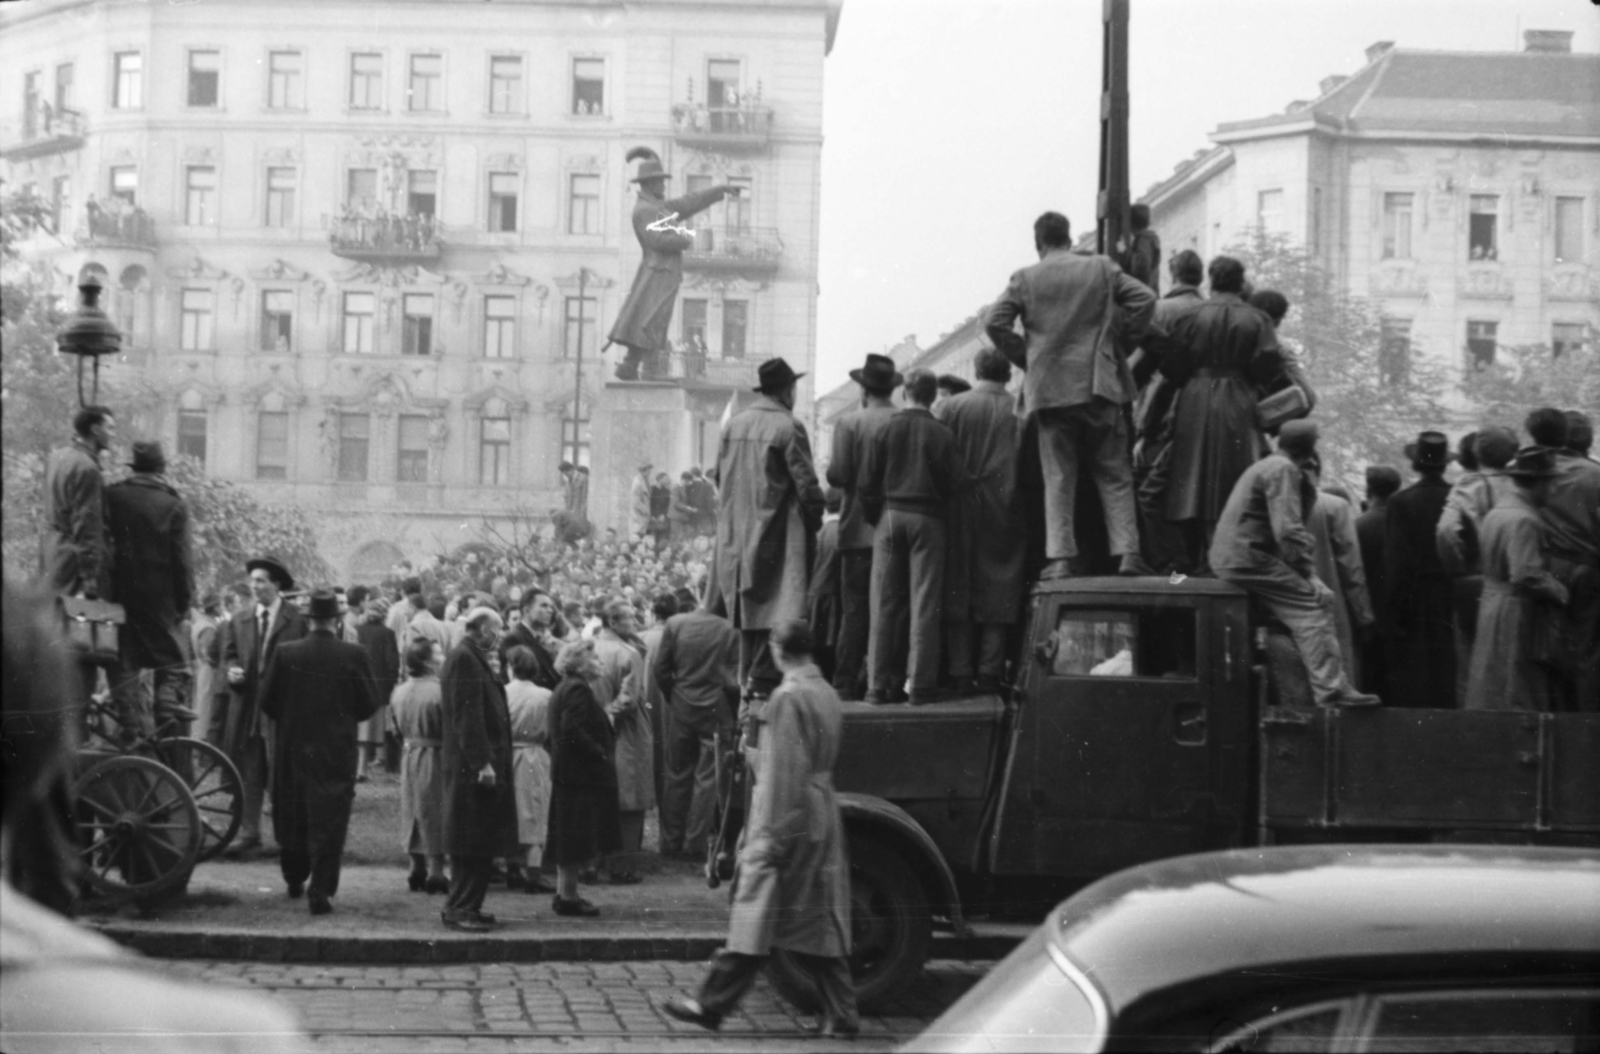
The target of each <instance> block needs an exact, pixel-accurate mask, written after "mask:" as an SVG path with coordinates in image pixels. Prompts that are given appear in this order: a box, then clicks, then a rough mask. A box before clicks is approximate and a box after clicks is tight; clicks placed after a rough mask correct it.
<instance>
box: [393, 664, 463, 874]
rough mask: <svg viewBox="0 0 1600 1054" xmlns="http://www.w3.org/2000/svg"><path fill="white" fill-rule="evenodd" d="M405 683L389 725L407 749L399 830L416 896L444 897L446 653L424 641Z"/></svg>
mask: <svg viewBox="0 0 1600 1054" xmlns="http://www.w3.org/2000/svg"><path fill="white" fill-rule="evenodd" d="M405 662H406V675H407V677H406V680H404V681H402V682H400V684H398V685H396V686H395V690H394V694H393V695H392V696H391V697H390V700H389V719H390V721H391V722H393V726H394V732H395V734H396V735H397V736H399V737H400V738H401V740H402V741H403V743H404V751H405V753H404V755H403V759H402V761H401V763H400V830H401V838H402V840H403V844H404V845H405V850H406V852H407V853H409V854H410V856H411V876H410V879H409V881H408V885H410V887H411V890H412V892H414V893H417V892H423V891H426V892H429V893H444V892H448V891H449V889H450V880H449V879H448V878H447V877H445V872H444V857H445V852H444V770H443V769H442V768H440V765H439V750H440V748H441V747H442V746H443V745H444V709H443V704H442V700H441V697H440V694H439V667H440V666H442V665H443V664H444V651H443V649H441V648H440V647H439V645H438V643H437V642H435V641H432V640H429V639H428V638H426V637H419V638H418V639H416V640H413V641H412V642H411V643H410V644H409V645H407V647H406V654H405Z"/></svg>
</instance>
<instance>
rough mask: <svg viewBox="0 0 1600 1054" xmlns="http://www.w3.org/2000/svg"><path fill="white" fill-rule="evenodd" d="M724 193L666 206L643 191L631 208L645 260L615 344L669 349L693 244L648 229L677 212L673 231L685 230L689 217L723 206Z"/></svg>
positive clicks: (624, 305) (670, 202)
mask: <svg viewBox="0 0 1600 1054" xmlns="http://www.w3.org/2000/svg"><path fill="white" fill-rule="evenodd" d="M724 193H725V191H724V190H723V189H722V188H721V187H716V188H713V189H711V190H702V191H699V192H698V193H695V194H685V195H684V196H683V197H681V198H668V199H667V200H665V201H663V200H662V199H661V198H657V197H653V196H651V195H650V194H649V193H648V192H646V191H645V190H644V189H643V188H641V189H640V191H639V200H638V201H637V202H635V203H634V206H633V234H634V237H636V238H638V239H639V248H640V249H642V250H644V258H643V259H641V260H640V261H639V270H638V273H637V274H635V275H634V278H633V288H631V289H629V290H628V299H626V300H624V301H623V302H622V310H620V311H618V312H617V320H616V322H614V323H613V324H612V326H611V334H610V339H611V340H612V341H613V342H614V343H617V344H625V345H627V346H628V347H632V348H645V349H648V350H650V351H661V350H663V349H665V348H666V347H667V343H668V342H667V327H668V325H669V324H670V323H671V322H672V308H673V305H674V304H675V303H676V302H677V299H678V286H679V285H681V284H682V283H683V254H684V251H685V250H686V249H690V248H693V246H694V239H693V238H691V237H688V236H687V235H683V234H679V233H677V232H676V231H669V230H657V231H652V230H650V227H651V225H652V224H655V223H657V222H658V221H666V220H667V219H668V217H670V216H671V215H672V214H673V213H677V214H678V216H677V219H674V220H671V221H670V222H671V223H672V224H673V225H674V226H679V227H684V226H687V225H688V220H689V217H690V216H693V215H694V214H695V213H697V212H701V211H703V210H704V209H706V208H708V207H710V206H712V205H714V204H716V203H717V202H719V201H721V200H722V197H723V195H724Z"/></svg>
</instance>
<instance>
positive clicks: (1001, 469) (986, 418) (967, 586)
mask: <svg viewBox="0 0 1600 1054" xmlns="http://www.w3.org/2000/svg"><path fill="white" fill-rule="evenodd" d="M939 417H940V420H942V421H944V423H945V424H946V425H948V426H950V431H951V432H952V433H953V434H954V435H955V439H956V450H957V452H958V453H959V454H960V456H961V459H962V461H963V463H964V464H965V466H966V471H967V476H968V477H969V478H970V479H971V480H972V486H970V487H968V488H966V489H965V490H963V491H962V492H961V496H960V497H959V498H957V500H956V501H955V503H954V508H953V509H952V510H951V512H950V513H949V514H947V515H946V517H945V573H944V590H945V597H944V617H945V619H946V621H951V622H979V623H991V624H996V623H998V624H1008V623H1012V622H1015V621H1017V614H1018V611H1019V610H1020V609H1021V606H1022V561H1023V558H1024V557H1025V556H1026V554H1027V545H1026V544H1025V543H1024V539H1023V534H1022V522H1021V519H1022V518H1021V515H1020V513H1019V510H1018V508H1017V462H1018V460H1019V457H1018V454H1019V447H1020V446H1021V443H1022V421H1021V419H1019V418H1018V417H1017V414H1016V401H1015V400H1014V399H1013V398H1012V397H1011V396H1010V395H1009V394H1007V392H1006V386H1005V385H1003V384H1001V383H1000V382H998V381H979V382H978V383H977V384H976V385H974V386H973V388H972V390H971V391H969V392H962V393H961V394H960V395H957V396H954V397H952V398H951V399H950V401H949V402H947V403H945V404H944V407H943V408H942V410H941V412H940V415H939Z"/></svg>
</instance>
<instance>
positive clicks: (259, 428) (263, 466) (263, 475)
mask: <svg viewBox="0 0 1600 1054" xmlns="http://www.w3.org/2000/svg"><path fill="white" fill-rule="evenodd" d="M288 478H289V415H288V414H286V413H282V412H278V413H271V412H268V411H265V410H264V411H262V412H261V413H259V414H257V415H256V479H288Z"/></svg>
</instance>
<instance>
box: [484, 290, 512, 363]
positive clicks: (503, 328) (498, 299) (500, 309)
mask: <svg viewBox="0 0 1600 1054" xmlns="http://www.w3.org/2000/svg"><path fill="white" fill-rule="evenodd" d="M516 312H517V301H516V298H515V297H510V296H486V297H484V298H483V354H484V357H485V358H490V359H509V358H512V357H513V356H515V355H516V353H517V350H516V332H517V318H516Z"/></svg>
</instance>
